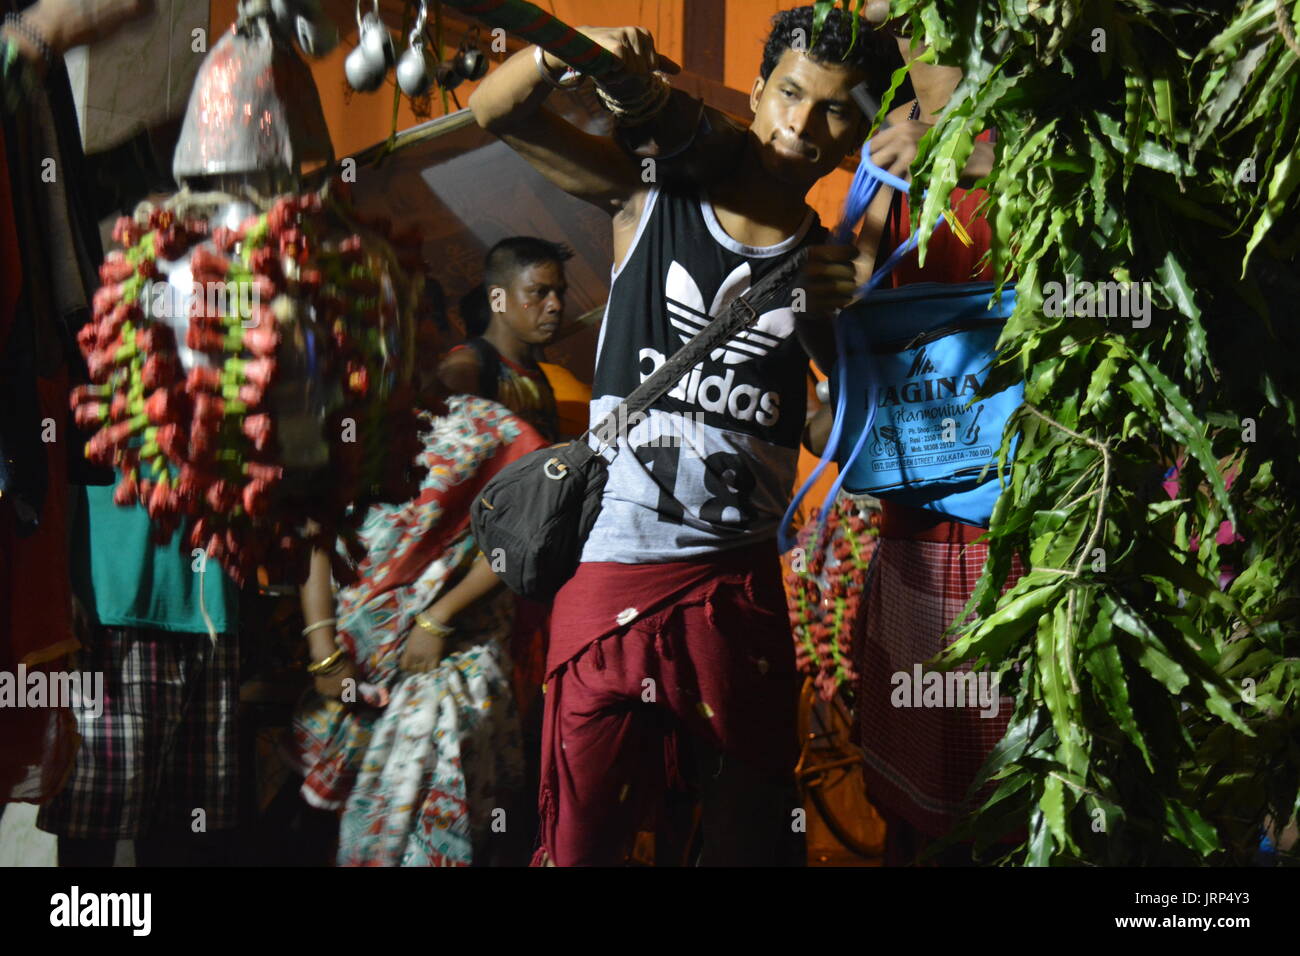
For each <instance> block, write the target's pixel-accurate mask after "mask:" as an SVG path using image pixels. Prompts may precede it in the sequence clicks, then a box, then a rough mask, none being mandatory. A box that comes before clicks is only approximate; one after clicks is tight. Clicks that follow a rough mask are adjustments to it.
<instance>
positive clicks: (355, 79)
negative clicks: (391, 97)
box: [343, 0, 396, 93]
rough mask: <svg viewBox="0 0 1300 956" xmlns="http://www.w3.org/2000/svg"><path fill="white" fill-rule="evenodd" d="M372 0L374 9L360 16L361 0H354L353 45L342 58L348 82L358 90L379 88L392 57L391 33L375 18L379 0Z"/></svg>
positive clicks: (382, 22)
mask: <svg viewBox="0 0 1300 956" xmlns="http://www.w3.org/2000/svg"><path fill="white" fill-rule="evenodd" d="M374 4H375V6H374V9H373V10H371V12H369V13H367V14H366V15H365V16H364V17H363V16H362V15H361V0H357V46H356V49H354V50H353V51H352V52H351V53H349V54H348V56H347V59H346V60H344V61H343V72H344V74H345V75H346V76H347V79H348V84H349V85H350V86H351V87H352V88H353V89H354V90H356V91H357V92H358V93H370V92H373V91H374V90H377V89H379V87H380V86H381V85H383V82H384V76H385V75H386V74H387V73H388V68H389V67H390V66H392V65H393V61H394V60H395V59H396V50H395V49H394V47H393V37H392V34H390V33H389V32H388V28H387V27H386V26H384V21H383V20H381V19H380V18H379V0H374Z"/></svg>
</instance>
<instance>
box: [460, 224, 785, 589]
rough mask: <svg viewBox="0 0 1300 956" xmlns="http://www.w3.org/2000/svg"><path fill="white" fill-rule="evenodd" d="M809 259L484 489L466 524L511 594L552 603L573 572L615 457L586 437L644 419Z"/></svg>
mask: <svg viewBox="0 0 1300 956" xmlns="http://www.w3.org/2000/svg"><path fill="white" fill-rule="evenodd" d="M807 256H808V253H807V251H806V250H805V249H800V250H798V251H797V252H795V253H794V254H793V255H792V256H790V257H789V258H788V259H787V260H786V261H785V262H784V263H782V264H781V265H779V266H777V267H776V268H775V269H773V270H772V271H771V272H769V273H768V274H767V275H766V276H764V277H763V278H762V279H761V280H759V282H758V283H757V284H755V285H754V287H753V288H751V289H750V290H749V292H748V293H747V294H746V295H744V296H740V297H738V298H736V299H735V300H734V301H732V303H731V305H730V306H729V307H728V308H727V311H726V312H724V313H723V314H722V315H720V316H719V317H718V318H716V319H714V320H713V321H712V322H710V323H709V324H708V325H707V326H706V327H705V328H704V329H702V330H701V331H700V332H699V333H697V334H696V335H695V336H694V337H693V338H692V339H691V340H690V341H689V342H687V343H686V344H685V345H684V346H682V347H681V348H680V349H678V350H677V351H676V352H675V353H674V354H673V356H672V357H671V358H669V359H668V361H666V362H665V363H664V364H663V365H662V366H660V368H659V370H658V371H656V372H655V373H654V374H653V375H651V376H650V377H649V378H648V379H646V380H645V381H644V382H642V383H641V384H640V385H639V386H638V387H637V388H636V389H634V390H633V392H632V394H631V395H629V396H628V397H627V398H626V399H624V400H623V401H622V402H621V403H620V404H619V405H618V406H617V407H616V408H615V409H614V410H613V411H611V412H610V413H609V415H607V416H606V417H605V418H604V419H602V420H601V422H600V423H599V424H597V425H596V426H595V427H594V428H591V429H588V431H587V432H586V433H585V434H584V435H582V436H581V437H580V438H578V439H576V440H574V441H571V442H564V443H563V444H559V445H552V446H551V447H549V448H539V449H538V450H537V451H535V452H532V453H531V454H528V455H525V456H524V457H523V458H520V459H519V460H518V461H516V462H512V463H511V464H509V465H507V466H506V467H505V468H503V469H502V470H501V472H500V474H498V475H496V476H495V477H493V478H492V480H491V481H489V482H488V483H487V486H486V487H485V488H484V489H483V493H482V494H481V495H479V497H478V498H477V499H476V500H475V501H474V504H473V505H472V506H471V507H470V524H471V527H472V528H473V531H474V539H475V541H476V542H477V543H478V546H479V549H480V550H481V551H482V552H483V553H484V554H485V555H487V556H488V558H489V559H491V560H492V564H493V570H495V571H496V572H497V576H498V577H500V578H501V580H502V581H504V582H505V583H506V586H507V587H509V588H510V590H512V591H514V592H515V593H516V594H519V595H521V596H523V597H526V598H530V599H531V600H534V601H543V602H546V601H550V600H551V598H553V597H554V596H555V593H556V592H557V591H559V589H560V588H561V587H562V586H563V585H564V582H566V581H567V580H569V578H571V577H573V574H574V572H575V571H577V570H578V560H579V558H580V557H581V556H582V548H583V545H584V544H585V543H586V540H587V535H589V534H590V533H591V529H592V526H593V525H594V524H595V523H596V517H597V516H598V515H599V514H600V505H601V498H602V496H603V494H604V491H605V482H606V481H607V480H608V479H609V471H608V467H609V465H608V463H609V461H611V460H613V455H616V454H618V449H617V447H614V446H610V445H608V444H606V443H604V442H602V444H605V446H606V449H608V450H610V451H612V453H613V454H611V455H610V457H609V458H608V459H606V458H605V456H604V454H603V453H602V452H598V451H596V450H595V449H593V448H592V447H591V444H590V442H589V441H588V440H587V439H588V436H590V435H592V434H593V433H595V435H597V436H604V435H610V434H617V431H616V430H615V429H616V428H617V423H618V422H620V421H623V422H626V421H629V420H630V419H631V418H632V416H634V415H636V414H637V413H640V412H644V411H645V410H646V409H647V408H649V407H650V405H651V404H652V403H653V402H654V401H656V400H657V399H658V398H659V396H660V395H663V394H664V393H665V392H667V391H668V390H669V389H670V388H672V387H673V385H674V384H675V383H676V382H677V381H679V380H680V379H681V378H682V376H683V375H686V374H687V373H689V372H690V370H691V368H692V367H693V366H694V365H695V363H696V362H698V361H699V360H700V359H702V358H703V357H704V356H705V355H707V354H708V353H709V352H711V351H713V350H714V349H716V348H718V347H720V346H722V345H723V344H724V343H726V342H727V341H729V340H730V339H731V338H732V337H733V336H734V335H736V334H737V333H738V332H741V331H743V330H744V329H746V328H748V327H749V326H751V325H753V324H754V322H756V321H757V320H758V316H759V313H760V312H762V311H764V309H765V307H766V306H767V305H768V304H770V303H771V301H772V300H773V299H774V298H775V297H776V295H777V294H778V293H779V292H780V291H782V290H783V289H784V288H785V287H786V286H787V285H789V283H790V282H792V281H793V280H794V279H795V277H796V276H797V275H798V274H799V270H800V269H801V268H802V267H803V263H804V260H805V259H807ZM598 440H599V438H598ZM498 559H500V560H498Z"/></svg>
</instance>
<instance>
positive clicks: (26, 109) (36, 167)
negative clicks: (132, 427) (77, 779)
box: [0, 0, 111, 803]
mask: <svg viewBox="0 0 1300 956" xmlns="http://www.w3.org/2000/svg"><path fill="white" fill-rule="evenodd" d="M15 8H16V7H15V5H13V4H11V3H10V2H9V0H4V2H3V3H0V12H8V11H9V10H10V9H15ZM0 57H2V58H3V59H4V61H5V69H4V77H3V82H4V91H3V92H4V101H5V102H4V108H3V109H0V670H5V671H8V672H13V671H14V670H15V668H16V667H17V665H19V664H24V665H26V666H27V667H28V668H29V669H32V668H40V669H44V670H46V671H48V672H58V671H61V670H63V664H64V657H65V655H67V654H68V653H69V652H71V651H72V650H75V649H76V647H77V641H76V638H75V636H74V634H73V629H72V618H71V609H70V603H71V602H70V595H71V588H70V585H69V569H68V565H69V558H68V544H67V541H68V527H67V522H68V496H69V488H68V485H69V482H79V483H80V482H96V483H106V482H108V481H110V480H111V473H109V472H108V471H106V470H104V469H98V468H92V467H90V466H89V465H88V464H87V462H86V461H85V458H84V455H83V453H82V449H83V447H84V444H85V441H86V439H87V437H88V436H87V435H86V434H85V433H83V432H80V431H79V430H78V429H77V428H76V427H75V424H74V422H73V419H72V413H71V410H70V408H69V404H68V393H69V388H70V386H71V385H75V384H78V383H79V382H84V381H86V380H87V379H86V375H85V363H84V361H83V360H82V358H81V355H80V353H79V352H78V350H77V348H76V345H75V334H76V332H77V330H78V329H79V328H80V327H81V325H82V324H83V323H84V322H85V321H86V319H87V318H88V315H89V312H88V309H87V303H88V302H89V300H90V297H91V295H92V294H93V292H94V289H95V287H96V285H97V282H98V278H97V275H96V267H97V264H98V263H99V261H100V259H102V257H103V253H102V249H101V247H100V239H99V230H98V224H97V222H96V218H95V214H94V211H93V210H92V208H91V206H90V203H89V199H90V195H89V192H88V190H87V185H86V184H87V182H88V181H89V177H88V175H87V171H86V168H85V157H84V156H83V155H82V152H81V140H80V134H79V133H78V127H77V116H76V111H75V107H74V105H73V99H72V90H71V86H70V84H69V82H68V76H67V72H66V70H65V68H64V66H63V63H62V61H61V60H58V61H56V62H55V64H54V65H53V67H52V68H51V69H50V70H49V71H48V73H47V75H46V77H45V82H44V85H43V86H36V85H34V84H25V83H23V82H21V81H20V80H19V74H20V73H21V72H23V70H22V64H20V63H19V62H18V61H17V59H15V50H14V47H13V46H12V45H10V44H8V43H6V44H3V49H2V50H0ZM78 742H79V739H78V737H77V734H76V725H75V722H74V720H73V717H72V714H71V713H70V712H69V711H67V710H61V709H57V708H4V709H0V802H3V801H5V800H25V801H30V802H34V803H39V802H42V801H44V800H45V799H47V798H48V797H49V796H50V795H51V794H52V793H53V792H55V791H56V790H57V789H58V787H59V786H60V785H61V784H62V782H63V780H64V779H65V777H66V775H67V773H68V771H69V769H70V768H71V766H72V758H73V755H74V753H75V749H76V747H77V744H78Z"/></svg>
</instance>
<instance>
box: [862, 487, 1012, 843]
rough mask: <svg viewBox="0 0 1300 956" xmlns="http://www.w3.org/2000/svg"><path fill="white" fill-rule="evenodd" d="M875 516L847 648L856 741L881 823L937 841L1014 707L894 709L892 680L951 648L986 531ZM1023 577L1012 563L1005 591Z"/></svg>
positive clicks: (910, 515)
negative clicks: (855, 628) (875, 535)
mask: <svg viewBox="0 0 1300 956" xmlns="http://www.w3.org/2000/svg"><path fill="white" fill-rule="evenodd" d="M882 514H883V518H884V523H883V524H882V526H881V529H880V539H879V541H878V543H877V545H876V551H875V554H874V555H873V557H872V562H871V566H870V568H869V569H868V571H867V585H866V591H867V595H866V601H865V602H864V607H865V609H866V610H865V613H864V614H862V615H861V617H860V618H859V621H858V625H859V628H860V630H859V632H858V634H856V635H855V636H854V641H853V646H854V653H855V656H856V657H857V661H856V665H857V670H858V675H859V677H858V684H857V687H856V689H855V690H856V694H855V712H856V717H857V728H856V730H857V733H856V737H857V738H858V740H859V742H860V744H861V746H862V749H863V752H864V754H865V756H866V771H865V772H866V776H867V792H868V793H869V794H870V795H871V802H872V803H874V804H875V805H876V806H877V807H879V808H880V809H881V810H882V811H883V812H884V813H886V815H887V818H890V817H892V818H894V819H902V820H904V821H906V822H907V823H908V824H910V825H911V826H913V827H915V828H916V829H917V830H918V831H920V832H921V833H922V834H924V835H926V836H929V837H941V836H944V835H946V834H947V833H949V832H950V831H951V830H952V829H954V828H955V827H956V826H957V825H958V824H959V823H961V822H963V821H964V820H965V818H966V817H967V816H968V815H969V813H970V811H971V810H972V809H973V807H972V804H971V802H970V801H968V800H967V791H968V790H969V788H970V785H971V783H972V782H973V781H974V779H975V776H976V774H977V773H978V772H979V769H980V767H981V765H982V764H983V763H984V760H985V759H986V758H987V757H988V755H989V753H990V752H991V751H992V749H993V747H994V746H995V745H996V744H997V742H998V741H999V740H1001V739H1002V736H1003V734H1005V733H1006V729H1007V723H1008V721H1009V720H1010V717H1011V709H1012V706H1013V701H1012V700H1011V699H1010V698H1009V697H1000V699H999V701H998V704H997V709H996V714H995V715H993V716H986V715H984V714H983V713H982V711H981V708H980V707H979V706H974V705H970V704H968V705H967V706H962V707H952V706H946V707H915V706H912V707H899V706H895V699H894V698H895V691H896V688H897V685H896V683H895V682H894V675H895V674H899V673H902V674H906V675H909V677H910V676H912V675H914V673H915V671H914V668H915V666H916V665H917V664H920V665H922V667H926V663H925V662H926V661H929V660H930V659H931V658H933V657H934V656H936V655H937V654H939V653H940V652H941V651H943V650H944V649H945V648H946V647H947V646H948V645H949V644H950V643H951V641H952V639H953V638H952V637H950V636H945V632H946V631H947V629H948V627H949V625H951V624H952V623H953V622H954V621H956V620H957V619H958V618H959V617H960V616H961V612H962V610H963V609H964V608H965V606H966V601H967V600H968V599H969V598H970V594H971V591H972V590H974V587H975V582H976V581H977V580H979V576H980V573H981V572H982V571H983V569H984V561H985V559H986V558H987V557H988V546H987V545H985V544H976V543H974V540H975V538H977V537H979V536H980V535H981V534H983V533H984V529H983V528H976V527H973V526H971V525H963V524H959V523H957V522H949V521H937V520H933V519H927V518H925V517H923V516H922V515H920V514H918V513H917V512H915V511H913V510H912V509H908V508H902V507H899V506H897V505H893V504H890V503H888V502H886V503H885V507H884V509H883V512H882ZM927 524H928V527H926V526H924V525H927ZM1023 573H1024V571H1023V568H1022V567H1021V565H1020V562H1019V560H1018V559H1013V561H1012V565H1011V571H1010V574H1009V576H1008V579H1007V581H1006V584H1005V585H1004V587H1003V591H1004V592H1005V591H1006V590H1007V589H1008V588H1010V587H1011V586H1012V585H1013V584H1014V583H1015V582H1016V581H1017V580H1018V579H1019V578H1020V576H1021V575H1022V574H1023ZM958 670H960V671H968V670H970V665H969V664H963V665H962V666H961V667H959V668H958ZM978 805H979V804H978V802H975V803H974V806H978Z"/></svg>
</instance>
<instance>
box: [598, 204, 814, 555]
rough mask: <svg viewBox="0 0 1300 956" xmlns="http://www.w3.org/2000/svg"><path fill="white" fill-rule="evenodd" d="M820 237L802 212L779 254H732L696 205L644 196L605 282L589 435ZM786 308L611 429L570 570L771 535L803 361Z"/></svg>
mask: <svg viewBox="0 0 1300 956" xmlns="http://www.w3.org/2000/svg"><path fill="white" fill-rule="evenodd" d="M824 237H825V230H824V229H823V228H822V227H821V224H820V222H819V221H818V219H817V215H816V213H814V212H813V211H812V210H811V209H810V210H809V211H808V215H807V218H805V220H804V222H803V224H802V225H801V226H800V228H799V230H798V231H797V232H796V233H795V234H794V235H793V236H791V237H790V238H788V239H786V240H785V241H784V242H781V243H778V244H777V245H774V246H763V247H755V246H746V245H744V244H742V243H739V242H737V241H736V240H735V239H733V238H731V237H730V236H729V235H727V234H726V233H725V232H724V231H723V229H722V226H721V225H720V224H719V222H718V219H717V216H716V215H715V213H714V210H713V207H712V206H711V205H710V204H709V202H708V200H707V198H706V197H704V196H702V195H692V194H689V193H675V192H661V191H660V190H659V189H657V188H656V189H654V190H653V191H651V192H650V194H649V196H648V197H647V199H646V202H645V208H644V209H643V210H642V213H641V219H640V222H639V224H638V226H637V232H636V236H635V237H634V239H633V240H632V248H631V250H630V251H629V252H628V254H627V256H626V258H625V260H624V262H623V264H622V266H621V267H620V268H618V269H615V270H613V272H612V282H611V288H610V296H609V302H608V304H607V305H606V308H605V318H604V324H603V325H602V326H601V330H600V341H599V344H598V346H597V353H596V376H595V382H594V383H593V386H592V403H591V424H592V425H593V426H594V425H595V424H597V423H598V422H599V421H600V420H601V419H603V418H604V417H605V416H606V415H607V414H608V413H609V412H610V411H611V410H612V409H613V408H615V407H616V406H617V405H618V403H619V402H620V401H622V400H623V399H624V398H625V397H626V396H627V395H628V394H629V393H630V392H631V391H632V390H633V389H634V388H636V386H637V385H639V384H640V383H641V382H642V381H644V380H645V379H646V378H648V377H649V376H650V375H651V374H653V373H654V371H655V369H657V368H658V367H659V366H660V365H661V364H663V363H664V362H665V361H667V359H668V357H669V356H671V355H672V354H673V353H674V352H675V351H677V349H679V348H681V347H682V345H683V344H684V343H685V342H686V341H688V340H689V339H690V338H691V337H692V336H693V335H694V334H695V333H696V332H698V331H699V330H700V329H701V328H703V327H704V325H705V324H706V323H707V322H708V321H709V320H710V319H711V318H712V317H714V316H716V315H718V314H719V313H720V312H721V311H722V310H723V309H725V308H726V306H727V305H728V304H729V303H730V302H731V301H732V300H733V299H734V298H736V296H738V295H741V294H742V293H744V292H745V291H747V290H748V289H749V287H750V285H751V284H752V283H753V282H755V281H757V280H758V279H761V278H762V277H763V276H764V275H765V274H766V273H767V271H768V270H770V269H772V268H775V267H776V266H778V265H779V264H780V263H781V262H783V261H784V260H785V258H786V257H787V256H788V255H789V254H791V253H792V252H794V251H795V250H796V249H798V248H799V247H800V246H803V245H806V244H810V243H818V242H824V241H825V238H824ZM792 304H793V303H792V294H791V293H790V292H787V293H785V294H784V295H783V296H782V298H780V299H778V300H777V301H776V302H775V303H773V304H772V305H771V306H770V307H769V309H768V311H765V312H764V313H763V314H762V315H761V316H760V317H759V319H758V321H757V322H756V323H755V324H754V325H753V326H751V327H750V328H749V329H746V330H745V331H744V332H741V333H740V334H739V335H737V336H736V337H734V338H733V339H731V340H730V341H729V342H728V343H727V344H726V346H725V347H722V348H719V349H715V350H714V351H713V353H712V354H711V355H709V356H708V357H707V358H706V359H705V360H704V361H703V362H700V363H699V364H698V365H696V366H695V367H694V368H693V369H692V370H691V371H690V373H689V374H687V375H686V376H684V377H683V378H682V379H681V381H679V382H678V383H677V385H676V387H674V388H673V389H672V390H671V391H669V392H667V393H666V394H665V395H663V396H661V397H660V398H659V400H658V401H657V402H655V403H654V405H653V406H652V407H651V408H650V410H649V411H648V412H647V413H646V414H645V416H644V417H643V418H641V419H633V420H632V421H628V422H626V423H624V424H623V425H621V426H620V428H619V429H618V435H619V438H618V456H617V457H616V458H615V459H614V462H613V464H612V465H611V467H610V474H609V483H608V484H607V486H606V488H605V495H604V499H603V502H602V506H601V512H600V516H599V518H598V519H597V521H596V524H595V527H594V528H593V529H592V533H591V535H590V537H589V538H588V539H587V544H586V546H585V548H584V550H583V553H582V560H583V561H617V562H622V563H626V564H638V563H655V562H663V561H674V560H681V559H683V558H689V557H696V556H700V555H706V554H709V553H712V552H716V551H723V550H727V549H730V548H734V547H740V546H744V545H749V544H753V543H755V542H758V541H761V540H763V539H765V538H771V537H773V536H775V534H776V529H777V525H778V524H779V522H780V519H781V515H782V513H783V512H784V511H785V507H786V505H787V503H788V502H789V497H790V492H791V486H792V485H793V483H794V478H795V470H796V464H797V462H798V457H799V436H800V433H801V432H802V430H803V427H804V417H805V409H806V402H807V391H806V388H807V386H806V380H807V368H808V359H807V357H806V356H805V354H804V351H803V348H802V346H801V345H800V343H799V340H798V338H797V337H796V336H795V334H794V331H795V313H794V311H793V309H792Z"/></svg>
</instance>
